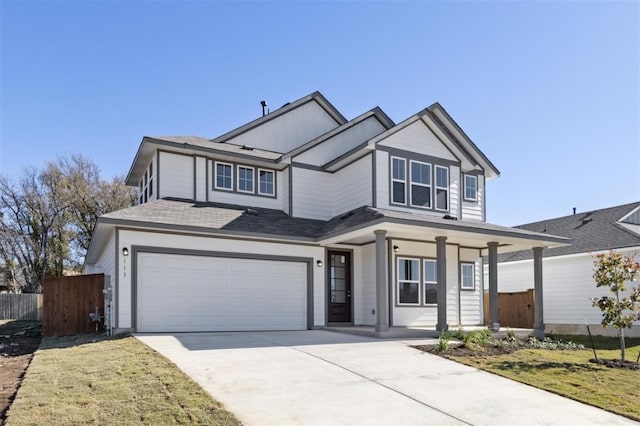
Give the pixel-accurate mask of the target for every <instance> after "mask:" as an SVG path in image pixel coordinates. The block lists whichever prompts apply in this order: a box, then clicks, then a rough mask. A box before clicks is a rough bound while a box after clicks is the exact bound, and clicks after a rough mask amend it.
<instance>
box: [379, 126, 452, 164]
mask: <svg viewBox="0 0 640 426" xmlns="http://www.w3.org/2000/svg"><path fill="white" fill-rule="evenodd" d="M380 145H382V146H388V147H391V148H395V149H402V150H405V151H411V152H417V153H421V154H424V155H430V156H432V157H438V158H444V159H447V160H450V161H458V159H457V158H456V157H455V156H454V155H453V154H452V153H451V151H449V149H448V148H447V147H446V146H444V144H443V143H442V142H441V141H440V139H438V138H437V136H436V135H434V134H433V132H432V131H431V129H429V128H428V127H427V125H426V124H424V122H423V121H422V120H418V121H416V122H415V123H413V124H410V125H408V126H407V127H405V128H404V129H402V130H400V131H398V132H397V133H394V134H393V135H391V136H389V137H388V138H386V139H384V140H383V141H381V142H380Z"/></svg>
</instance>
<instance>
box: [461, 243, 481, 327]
mask: <svg viewBox="0 0 640 426" xmlns="http://www.w3.org/2000/svg"><path fill="white" fill-rule="evenodd" d="M460 261H461V262H473V263H474V264H475V269H474V272H475V280H474V281H475V287H474V289H473V291H471V290H462V289H461V290H460V324H462V325H478V324H482V281H481V280H482V275H481V274H482V262H481V259H479V258H478V251H477V250H469V249H460ZM458 270H460V268H458Z"/></svg>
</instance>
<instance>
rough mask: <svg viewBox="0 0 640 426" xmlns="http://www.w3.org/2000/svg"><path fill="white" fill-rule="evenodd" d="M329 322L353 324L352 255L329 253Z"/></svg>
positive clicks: (338, 252) (339, 252) (347, 253)
mask: <svg viewBox="0 0 640 426" xmlns="http://www.w3.org/2000/svg"><path fill="white" fill-rule="evenodd" d="M328 258H329V268H328V272H327V274H328V280H329V285H328V286H327V289H328V290H329V294H328V295H327V297H328V300H329V309H328V318H327V322H351V253H350V252H345V251H329V252H328Z"/></svg>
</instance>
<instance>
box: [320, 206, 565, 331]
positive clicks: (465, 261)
mask: <svg viewBox="0 0 640 426" xmlns="http://www.w3.org/2000/svg"><path fill="white" fill-rule="evenodd" d="M368 210H370V211H367V212H366V214H367V217H366V221H365V223H362V224H360V226H350V227H346V228H342V229H341V230H340V231H339V232H336V233H335V234H333V235H331V234H329V235H328V236H327V237H326V238H325V239H324V240H323V241H322V242H321V244H323V245H326V246H333V247H335V246H337V245H339V246H342V247H344V246H346V245H355V246H359V247H361V248H362V247H366V249H362V253H363V254H362V257H361V259H360V260H361V263H362V264H363V268H366V271H363V272H362V274H361V275H362V276H365V277H367V279H366V280H364V281H363V283H362V285H363V286H364V287H366V290H361V292H362V293H363V292H364V291H366V292H368V296H369V301H373V303H370V305H369V306H367V307H366V308H361V310H362V311H365V310H366V311H369V312H370V313H371V314H372V315H373V316H371V317H370V319H371V320H373V319H375V323H374V324H372V322H373V321H371V322H359V321H358V320H357V319H356V320H353V321H352V324H354V326H344V325H343V324H336V325H335V326H330V327H328V328H327V329H330V330H333V331H342V332H349V333H354V334H361V335H374V336H377V337H382V338H384V337H387V336H389V337H398V336H401V337H405V336H406V337H412V336H415V337H433V336H437V335H439V333H440V332H442V331H446V330H448V329H449V328H450V327H462V328H463V329H465V330H469V329H472V328H473V327H476V328H484V325H483V324H485V322H486V318H484V316H483V311H484V306H483V304H484V302H483V290H484V287H485V279H484V277H483V273H482V271H483V270H484V266H485V265H486V266H487V269H488V276H487V278H486V282H487V284H488V285H487V287H488V290H489V301H488V304H489V309H488V311H489V321H488V324H489V328H490V329H491V330H492V331H493V332H494V333H495V332H499V331H500V322H499V319H498V318H499V305H498V283H499V278H498V274H497V270H498V268H497V258H498V254H499V253H508V252H513V251H521V250H532V251H533V257H534V293H535V306H534V309H535V321H534V324H533V332H534V333H535V334H536V336H537V337H539V338H542V337H543V336H544V316H543V306H542V300H543V273H542V253H543V249H544V248H545V247H556V246H561V245H566V244H569V243H570V240H568V239H566V238H562V237H555V236H552V235H546V234H540V233H535V232H530V231H525V230H521V229H517V228H509V227H503V226H497V225H491V224H487V223H482V222H469V221H459V220H457V219H453V218H450V217H447V216H445V217H443V218H440V217H437V216H427V215H419V214H413V213H404V212H397V211H388V210H381V209H372V208H368ZM371 211H374V212H376V213H377V216H376V217H375V220H371ZM357 215H358V212H356V213H355V214H353V215H351V216H348V219H349V222H351V223H353V222H356V223H357ZM365 253H366V254H365ZM465 266H468V267H466V268H465ZM470 275H472V277H471V278H470V277H469V276H470ZM331 285H332V281H331V278H330V277H329V278H328V283H327V287H328V290H329V295H330V292H331ZM374 286H375V288H373V287H374ZM329 295H328V296H329ZM356 298H357V295H356ZM329 321H330V320H329ZM530 332H531V330H526V331H523V332H522V333H524V334H525V335H526V334H529V333H530Z"/></svg>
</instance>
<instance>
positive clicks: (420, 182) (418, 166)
mask: <svg viewBox="0 0 640 426" xmlns="http://www.w3.org/2000/svg"><path fill="white" fill-rule="evenodd" d="M410 164H411V205H412V206H416V207H426V208H429V207H431V164H427V163H421V162H419V161H410Z"/></svg>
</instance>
